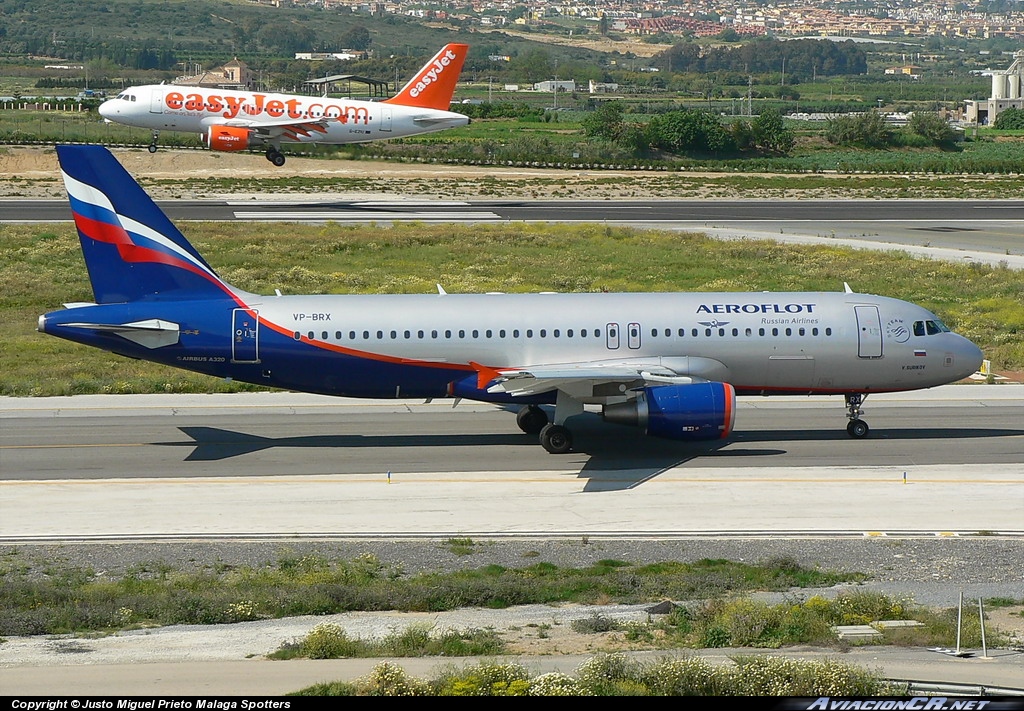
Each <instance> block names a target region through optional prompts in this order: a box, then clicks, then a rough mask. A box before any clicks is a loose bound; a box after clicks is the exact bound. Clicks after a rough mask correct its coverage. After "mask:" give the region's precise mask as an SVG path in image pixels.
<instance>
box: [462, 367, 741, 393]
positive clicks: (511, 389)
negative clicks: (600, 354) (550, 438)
mask: <svg viewBox="0 0 1024 711" xmlns="http://www.w3.org/2000/svg"><path fill="white" fill-rule="evenodd" d="M474 367H476V364H474ZM478 373H479V375H480V378H481V379H484V378H486V379H487V382H490V383H491V385H490V386H489V387H488V388H487V392H489V393H507V394H509V395H512V396H522V395H536V394H539V393H545V392H551V391H552V390H558V391H561V392H564V393H565V394H567V395H570V396H572V397H575V398H579V399H590V398H598V399H600V398H605V397H616V396H618V397H621V396H623V395H627V394H628V393H629V391H631V390H636V389H638V388H643V387H648V386H655V385H687V384H689V383H699V382H707V381H709V380H718V381H725V380H727V378H728V368H726V367H725V365H723V364H722V363H720V362H719V361H716V360H713V359H711V358H690V357H681V358H627V359H622V360H602V361H590V362H583V363H558V364H551V365H536V366H531V367H528V368H498V369H486V370H480V369H479V368H478Z"/></svg>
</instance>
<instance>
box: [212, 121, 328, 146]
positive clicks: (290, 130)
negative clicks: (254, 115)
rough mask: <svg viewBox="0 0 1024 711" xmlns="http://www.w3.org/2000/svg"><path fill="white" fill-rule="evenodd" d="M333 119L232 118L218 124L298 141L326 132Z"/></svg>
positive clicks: (264, 137)
mask: <svg viewBox="0 0 1024 711" xmlns="http://www.w3.org/2000/svg"><path fill="white" fill-rule="evenodd" d="M333 120H334V119H328V118H321V119H317V120H307V121H296V120H295V119H285V120H282V121H272V122H269V123H268V122H265V121H248V120H244V119H234V120H232V121H223V122H221V123H219V124H218V125H220V126H231V127H232V128H244V129H248V130H249V131H250V132H251V133H255V134H256V135H257V136H259V137H260V138H263V139H275V138H284V139H286V140H291V141H299V140H302V139H303V138H308V137H309V136H312V135H313V134H316V133H319V134H326V133H327V125H328V123H329V122H330V121H333Z"/></svg>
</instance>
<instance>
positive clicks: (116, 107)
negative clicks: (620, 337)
mask: <svg viewBox="0 0 1024 711" xmlns="http://www.w3.org/2000/svg"><path fill="white" fill-rule="evenodd" d="M99 111H100V115H101V116H103V117H104V118H105V119H108V120H110V121H114V122H117V123H122V124H126V125H129V126H137V127H140V128H148V129H153V130H156V131H182V132H189V133H199V134H205V133H206V132H207V131H208V130H209V129H210V128H211V127H214V126H233V127H238V128H250V129H258V130H260V132H265V131H269V132H271V134H272V135H273V134H276V135H273V137H274V139H275V140H279V141H280V142H282V143H326V144H340V143H361V142H365V141H374V140H381V139H387V138H401V137H403V136H412V135H416V134H422V133H430V132H433V131H440V130H444V129H448V128H454V127H457V126H464V125H466V124H467V123H469V119H468V118H467V117H466V116H463V115H462V114H458V113H455V112H452V111H440V110H437V109H426V108H418V107H412V106H401V105H397V104H386V103H383V102H377V101H360V100H357V99H334V98H328V97H311V96H300V95H293V94H275V93H269V92H250V91H232V90H222V89H204V88H200V87H187V86H175V85H164V84H158V85H148V86H139V87H134V88H131V89H126V90H125V91H123V92H121V93H120V94H119V95H118V96H117V97H116V98H113V99H110V100H108V101H105V102H104V103H103V104H102V105H101V106H100V109H99ZM315 122H319V124H320V125H321V128H316V129H314V130H309V129H308V128H307V129H306V130H302V131H298V132H294V131H290V130H288V127H289V126H290V125H293V124H294V125H300V124H307V125H308V124H312V123H315ZM256 143H258V142H257V141H254V144H256Z"/></svg>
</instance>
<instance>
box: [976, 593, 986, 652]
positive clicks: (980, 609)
mask: <svg viewBox="0 0 1024 711" xmlns="http://www.w3.org/2000/svg"><path fill="white" fill-rule="evenodd" d="M978 622H980V623H981V656H982V657H983V658H986V659H987V658H988V646H987V645H986V644H985V608H984V606H983V605H982V602H981V598H980V597H979V598H978Z"/></svg>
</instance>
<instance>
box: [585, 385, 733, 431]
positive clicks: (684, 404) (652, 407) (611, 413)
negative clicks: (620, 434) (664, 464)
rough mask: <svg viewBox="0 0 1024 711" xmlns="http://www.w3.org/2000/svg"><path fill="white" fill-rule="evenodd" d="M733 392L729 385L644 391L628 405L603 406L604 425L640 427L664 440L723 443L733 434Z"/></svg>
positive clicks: (646, 389) (678, 386) (661, 388)
mask: <svg viewBox="0 0 1024 711" xmlns="http://www.w3.org/2000/svg"><path fill="white" fill-rule="evenodd" d="M735 412H736V391H735V390H734V389H733V387H732V385H730V384H729V383H690V384H687V385H661V386H658V387H650V388H644V389H643V390H640V391H639V392H638V393H637V397H636V398H634V399H632V400H629V401H627V402H619V403H613V404H611V405H605V406H604V411H603V413H602V416H603V417H604V419H605V420H606V421H607V422H614V423H617V424H620V425H633V426H634V427H643V428H645V429H646V431H647V434H649V435H651V436H654V437H665V438H667V439H684V440H703V439H723V438H725V437H728V436H729V433H730V432H732V427H733V422H734V413H735Z"/></svg>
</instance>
